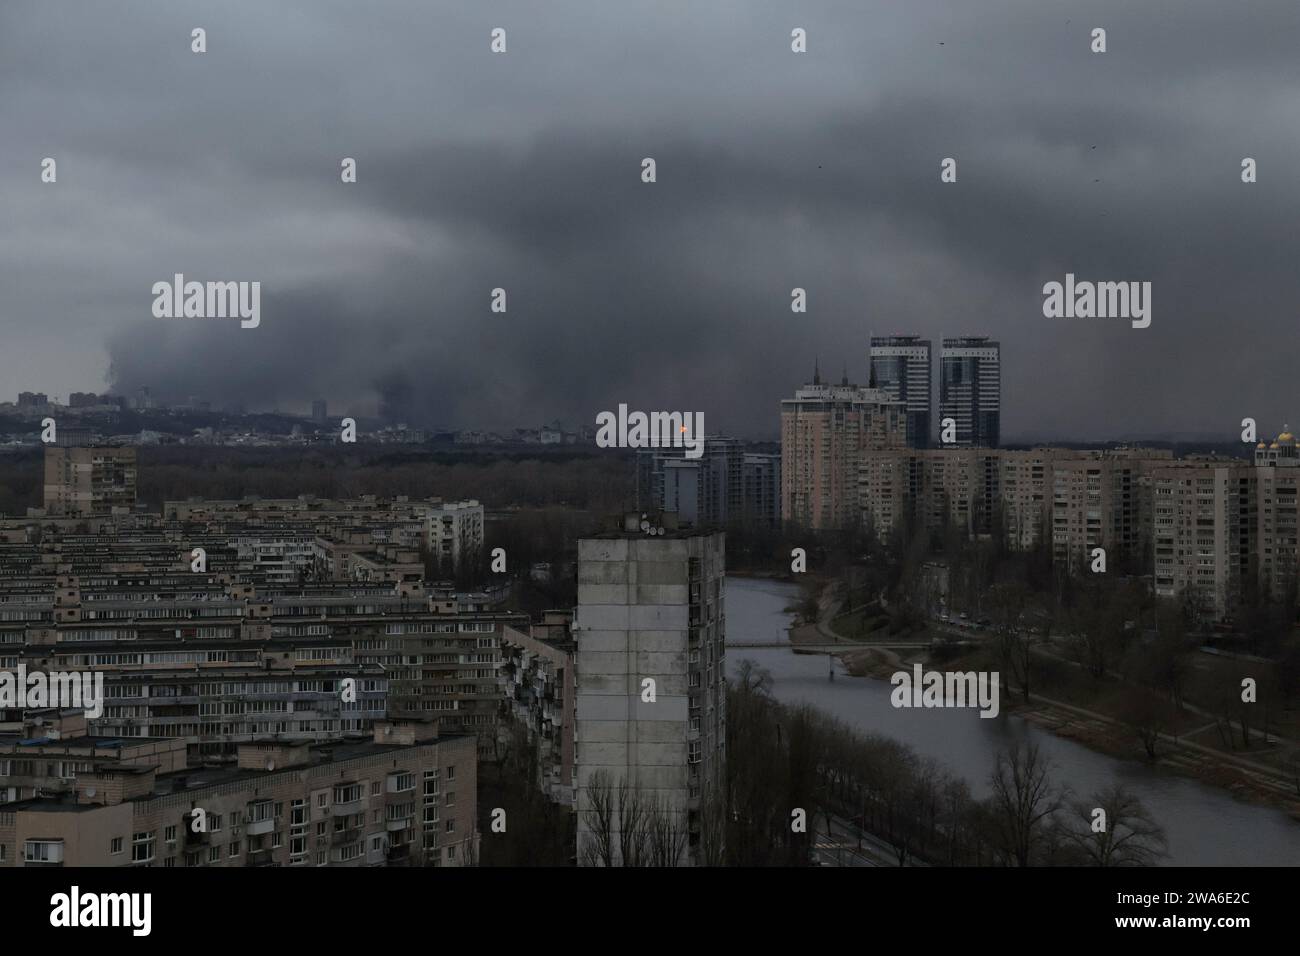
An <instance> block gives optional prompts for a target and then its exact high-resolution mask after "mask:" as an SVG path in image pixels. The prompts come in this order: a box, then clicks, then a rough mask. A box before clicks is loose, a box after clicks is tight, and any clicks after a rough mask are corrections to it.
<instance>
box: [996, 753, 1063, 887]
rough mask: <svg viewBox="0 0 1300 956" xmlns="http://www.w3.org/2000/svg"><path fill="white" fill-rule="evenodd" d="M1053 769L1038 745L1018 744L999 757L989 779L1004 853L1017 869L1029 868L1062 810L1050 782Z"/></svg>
mask: <svg viewBox="0 0 1300 956" xmlns="http://www.w3.org/2000/svg"><path fill="white" fill-rule="evenodd" d="M1050 766H1051V764H1050V761H1049V760H1048V759H1047V758H1045V757H1043V756H1042V753H1041V752H1040V751H1039V749H1038V746H1037V745H1036V744H1028V745H1025V744H1018V745H1017V746H1016V747H1014V748H1013V749H1012V750H1010V751H1004V752H1003V753H1000V754H998V760H997V765H996V767H995V769H994V771H993V773H992V775H991V776H990V778H989V782H990V783H991V784H992V787H993V796H992V797H991V798H990V799H991V803H992V810H993V819H994V824H995V827H996V829H997V832H998V835H999V837H1000V844H1001V849H1002V852H1003V853H1004V854H1005V856H1006V857H1007V858H1008V859H1010V860H1012V861H1014V863H1015V864H1016V865H1017V866H1029V864H1030V861H1031V860H1032V859H1033V858H1034V856H1035V852H1036V850H1037V849H1038V848H1039V846H1040V844H1042V843H1043V842H1044V841H1045V840H1046V838H1047V836H1048V835H1049V834H1048V831H1049V829H1050V828H1051V824H1052V821H1053V819H1054V818H1055V816H1056V813H1057V811H1058V810H1060V809H1061V804H1062V802H1063V798H1062V796H1061V794H1060V793H1059V792H1058V791H1057V790H1056V789H1055V788H1054V787H1053V786H1052V784H1051V781H1050V779H1049V778H1048V771H1049V770H1050Z"/></svg>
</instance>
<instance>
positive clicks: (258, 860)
mask: <svg viewBox="0 0 1300 956" xmlns="http://www.w3.org/2000/svg"><path fill="white" fill-rule="evenodd" d="M247 860H248V862H247V864H246V865H247V866H274V865H275V859H274V856H273V854H272V851H271V850H270V849H269V848H267V849H262V850H249V851H248V856H247Z"/></svg>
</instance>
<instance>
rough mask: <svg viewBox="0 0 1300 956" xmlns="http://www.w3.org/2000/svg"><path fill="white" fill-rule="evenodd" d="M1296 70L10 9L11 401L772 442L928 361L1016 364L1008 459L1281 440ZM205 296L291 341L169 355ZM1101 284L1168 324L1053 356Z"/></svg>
mask: <svg viewBox="0 0 1300 956" xmlns="http://www.w3.org/2000/svg"><path fill="white" fill-rule="evenodd" d="M196 26H197V27H203V28H205V29H206V30H207V43H208V52H207V53H205V54H195V53H192V52H191V51H190V42H191V41H190V31H191V29H192V28H194V27H196ZM1098 26H1100V27H1104V28H1105V29H1106V30H1107V45H1108V52H1106V53H1105V54H1094V53H1092V52H1091V51H1090V43H1091V39H1090V31H1091V30H1092V28H1093V27H1098ZM493 27H503V28H505V30H506V31H507V43H508V52H506V53H505V54H503V55H495V54H493V53H491V52H490V50H489V32H490V30H491V29H492V28H493ZM794 27H802V28H804V29H806V30H807V33H808V52H807V53H805V54H795V53H792V52H791V50H790V31H791V29H793V28H794ZM1297 49H1300V5H1298V4H1296V3H1295V2H1294V0H1277V2H1267V0H1252V2H1249V3H1245V4H1225V3H1222V2H1221V0H1178V2H1155V0H1144V2H1133V0H1115V2H1104V0H1103V2H1098V0H1092V2H1087V3H1081V2H1065V0H1022V2H1013V0H980V2H972V0H907V2H903V0H889V2H883V0H879V2H878V0H841V2H831V0H822V2H816V0H806V2H800V3H792V2H789V0H744V2H741V0H707V2H705V0H681V2H676V0H618V2H598V0H584V2H578V0H519V2H509V0H461V2H455V3H443V2H437V0H420V2H415V0H412V2H404V0H367V2H348V3H343V2H323V0H311V2H289V0H277V2H275V3H266V2H263V0H252V2H235V0H227V2H222V3H220V4H212V3H183V2H176V0H167V2H144V0H94V2H84V3H83V2H60V3H49V2H46V0H5V2H3V3H0V157H3V162H2V163H0V215H2V217H3V218H2V220H0V222H2V224H0V291H2V292H3V295H2V296H0V399H4V400H10V401H12V400H13V398H14V396H15V394H16V393H17V392H18V391H20V390H40V391H45V392H48V393H50V394H52V395H57V396H59V397H60V398H61V399H66V397H67V395H68V393H69V392H70V391H74V390H95V391H100V390H104V389H105V388H106V387H107V386H108V384H109V382H110V381H112V382H113V384H115V385H116V386H117V387H118V389H120V390H121V391H123V392H125V393H127V394H132V393H134V392H135V390H136V388H137V387H138V386H140V385H142V384H147V385H150V386H151V387H152V389H153V391H154V394H155V395H158V396H161V397H163V398H170V399H173V400H177V399H179V400H184V399H185V398H187V397H188V396H191V395H193V396H196V397H200V398H203V399H207V400H209V401H212V402H213V403H214V404H216V405H223V404H227V403H231V402H243V403H245V404H247V405H248V406H249V407H265V408H270V407H273V406H276V405H278V407H279V408H280V410H282V411H295V412H299V411H300V412H305V411H306V410H307V408H308V406H309V404H310V402H311V400H312V399H313V398H315V397H325V398H327V399H328V400H329V402H330V407H331V412H333V413H336V414H342V413H344V412H346V411H353V412H360V413H363V414H364V413H367V412H372V411H373V410H374V409H375V406H376V401H377V398H378V395H379V394H380V393H381V391H383V390H384V389H390V390H398V391H400V390H403V389H404V390H406V392H407V393H408V394H409V395H410V400H411V402H412V403H413V405H414V406H415V408H416V410H417V411H416V413H415V414H414V415H413V416H412V417H413V418H414V419H415V420H416V421H417V422H418V423H420V424H425V425H444V426H460V427H508V426H516V425H518V426H524V425H537V424H540V423H541V422H542V421H544V420H549V419H551V418H554V417H561V418H563V419H565V420H566V421H568V422H570V423H586V424H593V423H594V421H595V416H596V414H597V413H598V412H599V411H601V410H605V409H611V410H612V409H615V408H617V406H618V404H619V403H620V402H626V403H628V404H629V405H630V406H631V407H632V408H639V409H644V410H647V411H650V410H655V409H664V410H682V411H686V410H690V411H703V412H704V414H705V422H706V427H707V430H708V431H709V432H710V433H712V432H719V431H721V432H728V433H733V434H741V435H749V436H756V437H761V436H766V435H775V433H776V431H777V423H778V415H779V401H780V399H781V398H782V397H784V396H787V395H788V394H790V393H791V392H792V391H793V389H794V388H796V387H797V386H798V385H799V384H800V383H801V382H803V381H805V380H806V379H807V378H808V377H809V375H810V373H811V368H812V364H813V360H814V357H815V356H820V358H821V364H822V370H823V373H824V374H828V375H830V376H832V377H834V378H835V379H837V380H838V378H839V377H840V375H841V370H842V368H843V366H845V365H847V371H848V375H849V377H850V379H851V380H854V381H860V382H865V380H866V377H867V371H866V369H867V340H868V337H869V335H871V334H872V333H875V334H881V333H890V332H913V333H917V334H920V335H923V336H926V337H930V338H932V339H934V340H935V344H936V349H937V346H938V340H939V339H940V338H941V337H943V336H946V335H964V334H987V335H992V336H995V337H997V338H999V339H1000V340H1001V342H1002V354H1003V409H1004V410H1003V426H1002V429H1003V436H1004V439H1005V440H1015V439H1017V438H1027V437H1039V436H1058V437H1077V438H1087V437H1118V436H1120V435H1130V434H1135V433H1150V434H1157V433H1167V432H1218V433H1222V434H1224V435H1225V436H1235V435H1236V433H1237V431H1239V426H1238V423H1239V422H1240V420H1241V419H1242V418H1243V417H1244V416H1247V415H1250V416H1254V417H1256V418H1257V419H1258V420H1259V422H1260V426H1261V430H1262V431H1264V432H1268V431H1276V430H1280V428H1281V426H1282V424H1283V422H1284V421H1287V422H1293V423H1300V402H1297V401H1296V393H1297V389H1296V382H1297V377H1298V375H1297V372H1298V369H1300V351H1298V350H1297V344H1298V343H1297V340H1298V338H1300V316H1298V315H1297V311H1298V310H1297V306H1298V305H1300V208H1298V207H1300V135H1298V134H1297V130H1300V57H1297V55H1296V50H1297ZM46 156H50V157H54V158H55V159H56V160H57V163H58V182H57V184H55V185H45V184H42V183H41V181H40V163H41V160H42V159H43V158H44V157H46ZM345 156H350V157H355V158H356V160H357V163H358V177H357V178H358V182H357V183H356V184H355V185H344V184H343V183H341V182H340V178H339V163H340V160H341V159H342V158H343V157H345ZM647 156H649V157H654V158H655V160H656V161H657V164H658V182H657V183H655V184H653V185H646V184H643V183H642V182H641V178H640V173H641V160H642V158H643V157H647ZM949 156H951V157H954V158H956V159H957V162H958V181H957V183H955V184H943V183H941V182H940V179H939V171H940V170H939V166H940V161H941V160H942V159H943V158H944V157H949ZM1246 156H1250V157H1253V158H1255V159H1256V160H1257V161H1258V164H1259V174H1258V175H1259V182H1258V183H1255V184H1252V185H1246V184H1243V183H1242V182H1241V175H1240V172H1241V167H1240V164H1241V160H1242V158H1243V157H1246ZM177 272H181V273H184V274H185V275H186V277H187V278H190V279H198V280H254V279H256V280H260V281H261V283H262V308H261V325H260V327H258V328H256V329H241V328H240V326H239V322H238V321H237V320H235V321H231V320H202V319H176V320H166V319H157V318H154V317H153V315H152V313H151V305H152V302H153V296H152V294H151V291H150V289H151V286H152V285H153V283H155V282H157V281H160V280H170V279H171V277H172V275H173V274H174V273H177ZM1067 272H1073V273H1075V274H1076V275H1077V276H1078V277H1079V278H1080V279H1093V280H1138V281H1149V282H1151V283H1152V286H1153V289H1152V300H1153V302H1152V304H1153V311H1152V323H1151V326H1150V328H1147V329H1134V328H1132V327H1131V326H1130V324H1129V323H1128V322H1127V321H1124V320H1123V319H1048V318H1044V316H1043V314H1042V302H1043V296H1042V291H1041V290H1042V286H1043V284H1044V283H1045V282H1048V281H1051V280H1054V279H1055V280H1058V281H1060V280H1062V279H1063V278H1064V275H1065V273H1067ZM497 286H501V287H504V288H505V289H506V290H507V293H508V303H509V311H508V312H507V313H506V314H504V315H502V314H493V313H492V312H490V311H489V293H490V290H491V289H492V288H494V287H497ZM795 286H801V287H804V288H806V289H807V290H808V306H809V308H808V313H807V314H806V315H796V314H793V313H791V311H790V290H791V288H792V287H795ZM110 376H111V378H110ZM936 379H937V363H936Z"/></svg>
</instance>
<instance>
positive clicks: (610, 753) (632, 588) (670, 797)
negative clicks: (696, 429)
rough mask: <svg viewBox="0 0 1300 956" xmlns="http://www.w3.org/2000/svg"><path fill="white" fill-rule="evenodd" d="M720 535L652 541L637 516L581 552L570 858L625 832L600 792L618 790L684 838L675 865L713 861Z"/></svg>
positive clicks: (721, 688)
mask: <svg viewBox="0 0 1300 956" xmlns="http://www.w3.org/2000/svg"><path fill="white" fill-rule="evenodd" d="M724 542H725V536H724V535H723V534H721V533H700V532H690V531H667V532H666V533H665V534H662V535H658V536H649V535H646V534H644V533H643V532H641V531H640V529H639V514H632V515H629V516H625V518H624V522H623V525H622V530H617V531H610V532H607V533H605V534H602V535H599V536H596V537H592V538H584V539H581V540H580V541H579V542H578V611H577V618H576V620H575V622H574V634H575V637H576V645H577V652H576V655H575V658H574V666H575V669H576V711H575V758H574V759H575V767H576V786H577V806H578V857H579V862H580V864H590V863H592V862H593V860H592V859H591V853H592V851H593V849H598V848H599V847H600V846H601V845H602V843H605V844H607V845H609V846H610V850H609V852H610V854H611V855H612V856H613V859H614V861H615V863H617V862H619V861H620V860H621V850H620V849H619V839H618V836H619V833H621V832H622V829H621V828H622V827H623V826H624V824H625V823H626V822H627V821H626V819H625V818H623V817H621V816H620V815H619V814H617V813H615V814H614V815H613V816H612V818H610V816H608V815H604V814H602V810H601V805H600V801H601V798H600V794H601V792H602V788H603V792H605V793H606V794H609V793H610V792H611V791H612V792H613V794H612V795H613V799H614V802H615V805H617V804H618V802H619V792H618V791H619V788H620V787H624V786H626V787H627V788H629V791H630V792H631V793H633V794H636V795H637V799H640V800H641V801H643V805H653V806H654V807H655V808H656V810H657V812H658V813H659V814H660V815H661V818H662V819H663V820H664V821H665V822H667V823H668V825H669V828H670V829H672V830H673V831H675V832H676V833H678V834H682V835H684V836H685V840H683V843H682V846H681V851H682V852H681V854H680V856H678V860H679V861H680V862H700V861H701V860H704V859H708V858H710V857H711V855H712V852H713V851H715V850H716V847H717V846H718V845H719V843H718V841H720V840H721V838H722V834H721V832H720V828H719V827H718V825H717V824H716V823H714V822H713V816H712V814H711V812H710V811H711V809H712V808H713V807H714V806H715V805H716V801H717V797H718V794H719V792H720V790H719V788H720V787H721V786H722V785H723V781H724V774H723V768H724V765H725V764H724V761H725V753H726V751H725V743H726V690H725V684H724V678H725V673H724V672H725V658H724V641H725V628H726V624H725V614H724V610H723V580H724V574H725V570H726V568H725V563H726V562H725V543H724Z"/></svg>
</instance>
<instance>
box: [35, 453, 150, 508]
mask: <svg viewBox="0 0 1300 956" xmlns="http://www.w3.org/2000/svg"><path fill="white" fill-rule="evenodd" d="M135 487H136V454H135V449H134V448H98V447H78V448H67V447H56V446H52V445H51V446H46V448H45V496H44V505H45V511H46V513H47V514H50V515H78V516H94V517H99V516H104V515H116V514H129V513H130V512H131V511H132V509H134V508H135Z"/></svg>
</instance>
